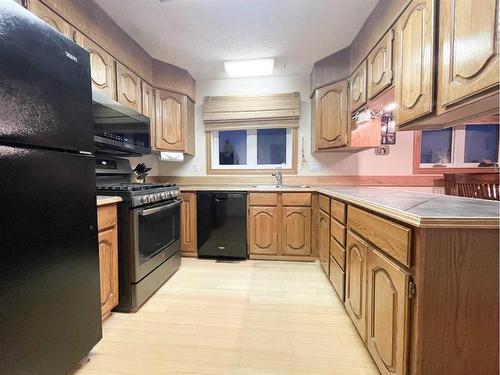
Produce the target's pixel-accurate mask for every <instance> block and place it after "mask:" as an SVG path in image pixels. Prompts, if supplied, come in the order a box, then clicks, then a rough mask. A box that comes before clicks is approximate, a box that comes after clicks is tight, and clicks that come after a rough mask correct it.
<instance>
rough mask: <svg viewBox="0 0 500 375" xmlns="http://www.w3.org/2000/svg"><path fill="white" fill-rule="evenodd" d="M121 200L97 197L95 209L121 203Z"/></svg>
mask: <svg viewBox="0 0 500 375" xmlns="http://www.w3.org/2000/svg"><path fill="white" fill-rule="evenodd" d="M122 200H123V199H122V198H121V197H116V196H105V195H98V196H97V207H99V206H104V205H105V204H111V203H118V202H121V201H122Z"/></svg>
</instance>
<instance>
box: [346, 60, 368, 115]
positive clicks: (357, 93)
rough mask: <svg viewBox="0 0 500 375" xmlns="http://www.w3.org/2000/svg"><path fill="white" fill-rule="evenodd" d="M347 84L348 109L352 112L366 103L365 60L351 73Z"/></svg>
mask: <svg viewBox="0 0 500 375" xmlns="http://www.w3.org/2000/svg"><path fill="white" fill-rule="evenodd" d="M349 85H350V90H349V97H350V100H349V101H350V109H351V112H354V111H356V110H357V109H359V108H360V107H362V106H363V105H365V104H366V60H365V61H363V63H362V64H361V65H360V66H359V67H358V68H357V69H356V70H355V71H354V73H352V76H351V78H349Z"/></svg>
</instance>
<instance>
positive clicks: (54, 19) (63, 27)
mask: <svg viewBox="0 0 500 375" xmlns="http://www.w3.org/2000/svg"><path fill="white" fill-rule="evenodd" d="M19 3H20V4H21V1H19ZM29 10H30V11H31V12H32V13H33V14H35V15H36V16H38V18H40V19H41V20H42V21H44V22H45V23H47V24H48V25H50V26H52V27H53V28H54V29H56V30H57V31H59V32H60V33H61V34H63V35H65V36H66V37H68V38H70V39H71V40H73V41H75V29H74V28H73V27H72V26H71V25H70V24H69V23H68V22H66V21H65V20H64V19H63V18H62V17H61V16H59V15H58V14H57V13H55V12H54V11H52V9H50V8H49V7H47V6H46V5H44V4H42V2H41V1H40V0H30V2H29Z"/></svg>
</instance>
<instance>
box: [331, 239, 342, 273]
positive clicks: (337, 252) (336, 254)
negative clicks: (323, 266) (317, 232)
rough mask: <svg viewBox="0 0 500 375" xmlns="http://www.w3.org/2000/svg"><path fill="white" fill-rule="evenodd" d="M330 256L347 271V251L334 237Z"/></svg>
mask: <svg viewBox="0 0 500 375" xmlns="http://www.w3.org/2000/svg"><path fill="white" fill-rule="evenodd" d="M330 255H331V256H332V257H333V259H335V260H336V261H337V263H338V264H339V266H340V268H342V269H343V270H345V249H344V248H343V247H342V246H340V244H339V243H338V242H337V241H336V240H335V239H334V238H333V237H330Z"/></svg>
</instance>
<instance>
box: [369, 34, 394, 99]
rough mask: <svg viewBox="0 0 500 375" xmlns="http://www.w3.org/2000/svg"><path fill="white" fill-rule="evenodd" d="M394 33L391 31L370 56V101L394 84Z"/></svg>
mask: <svg viewBox="0 0 500 375" xmlns="http://www.w3.org/2000/svg"><path fill="white" fill-rule="evenodd" d="M393 41H394V31H393V30H389V32H388V33H387V34H385V36H384V37H383V38H382V40H381V41H380V42H379V43H378V44H377V45H376V46H375V48H374V49H373V51H372V52H371V53H370V55H368V59H367V64H368V88H367V91H368V99H373V98H374V97H375V96H377V95H378V94H379V93H381V92H382V91H383V90H384V89H386V88H387V87H389V86H391V84H392V76H393V73H392V43H393Z"/></svg>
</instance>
